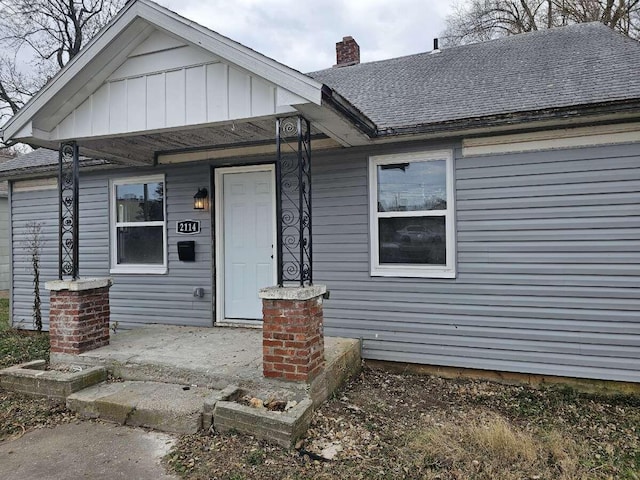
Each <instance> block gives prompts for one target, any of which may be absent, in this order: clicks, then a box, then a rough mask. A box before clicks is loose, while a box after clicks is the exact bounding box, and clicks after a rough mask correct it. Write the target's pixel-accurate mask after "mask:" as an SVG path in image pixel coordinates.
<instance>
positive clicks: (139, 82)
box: [3, 0, 322, 143]
mask: <svg viewBox="0 0 640 480" xmlns="http://www.w3.org/2000/svg"><path fill="white" fill-rule="evenodd" d="M321 89H322V84H320V83H318V82H316V81H315V80H313V79H311V78H309V77H307V76H305V75H303V74H301V73H299V72H297V71H295V70H293V69H291V68H289V67H286V66H284V65H282V64H279V63H278V62H276V61H274V60H271V59H269V58H267V57H265V56H264V55H261V54H259V53H257V52H255V51H253V50H251V49H249V48H247V47H244V46H243V45H240V44H239V43H237V42H234V41H232V40H230V39H228V38H226V37H223V36H222V35H219V34H217V33H215V32H212V31H210V30H208V29H206V28H204V27H201V26H200V25H197V24H195V23H194V22H191V21H189V20H186V19H184V18H182V17H180V16H179V15H177V14H175V13H174V12H171V11H170V10H167V9H165V8H163V7H161V6H159V5H157V4H155V3H153V2H150V1H148V0H137V1H133V2H130V3H129V4H128V5H126V6H125V7H124V8H123V9H122V11H121V12H120V13H118V15H117V16H116V17H115V18H114V20H113V21H112V23H110V24H109V25H108V26H107V27H106V28H105V29H104V30H103V31H102V32H101V33H100V34H99V35H98V36H96V37H95V38H94V39H93V40H92V41H91V42H90V43H89V45H88V46H87V47H86V48H85V49H84V50H83V51H82V52H81V53H80V54H79V55H78V56H77V57H75V58H74V59H73V60H72V61H71V62H69V64H68V65H67V66H66V67H65V68H64V69H62V70H61V71H60V72H59V73H58V74H57V75H56V77H54V79H53V80H52V81H50V82H49V84H47V85H46V86H45V87H44V88H43V89H42V90H41V91H40V92H38V94H37V95H35V96H34V97H33V98H32V99H31V101H30V102H28V104H27V105H26V106H25V107H24V108H23V109H22V110H21V111H20V112H19V113H18V114H16V115H15V116H14V117H13V118H12V119H11V120H10V121H9V122H8V123H7V125H6V126H5V128H4V132H3V136H4V139H5V140H11V139H18V138H20V139H23V140H36V142H34V143H37V140H40V141H42V142H43V143H47V142H49V143H52V142H55V141H58V140H64V139H71V138H75V139H81V138H86V137H96V136H103V135H104V136H108V135H118V134H124V133H130V132H141V131H146V130H148V129H156V130H157V129H162V128H176V127H182V126H190V125H194V124H200V123H213V122H218V121H229V120H235V119H242V118H252V117H254V116H264V115H269V114H282V113H289V112H295V111H296V110H295V109H294V108H293V106H294V105H299V104H309V103H311V104H315V105H320V104H321V100H322V93H321ZM29 123H31V124H32V126H30V127H28V128H24V127H25V126H26V125H28V124H29ZM29 133H30V135H26V136H22V137H18V134H20V135H25V134H29Z"/></svg>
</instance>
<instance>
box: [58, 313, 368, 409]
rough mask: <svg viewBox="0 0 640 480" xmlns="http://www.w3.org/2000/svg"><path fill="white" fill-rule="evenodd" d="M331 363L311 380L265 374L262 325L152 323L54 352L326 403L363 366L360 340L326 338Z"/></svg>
mask: <svg viewBox="0 0 640 480" xmlns="http://www.w3.org/2000/svg"><path fill="white" fill-rule="evenodd" d="M324 345H325V347H324V354H325V368H324V369H323V372H322V373H321V374H320V375H319V376H318V377H316V378H315V379H314V380H313V381H312V382H311V383H304V382H299V383H298V382H288V381H283V380H279V379H276V378H267V377H264V376H263V365H262V357H263V355H262V330H260V329H255V328H226V327H218V328H198V327H180V326H167V325H147V326H145V327H141V328H136V329H132V330H125V331H119V332H117V333H115V334H112V335H111V339H110V344H109V345H107V346H104V347H101V348H97V349H95V350H90V351H88V352H85V353H81V354H79V355H69V354H63V353H52V354H51V363H52V364H65V365H84V366H103V367H105V368H106V369H107V371H108V372H109V373H110V374H111V375H112V376H113V377H115V378H119V379H123V380H135V381H153V382H162V383H170V384H180V385H186V386H192V385H194V386H195V385H197V386H198V387H205V388H209V389H215V390H222V389H224V388H226V387H228V386H229V385H236V386H238V387H240V388H242V389H243V390H247V391H250V392H251V393H252V394H253V395H255V396H269V395H274V394H275V395H278V396H284V397H287V396H291V397H292V398H293V397H299V396H300V395H304V396H307V395H309V396H310V397H311V399H312V401H313V404H314V406H315V405H318V404H320V403H322V402H323V401H324V400H325V399H326V398H327V397H329V396H330V395H331V394H332V393H333V392H334V391H335V390H336V389H337V388H339V387H340V386H341V385H342V384H343V383H344V382H345V381H346V380H348V378H350V377H351V376H352V375H353V374H354V373H355V372H357V371H358V370H359V368H360V341H359V340H356V339H350V338H337V337H325V338H324Z"/></svg>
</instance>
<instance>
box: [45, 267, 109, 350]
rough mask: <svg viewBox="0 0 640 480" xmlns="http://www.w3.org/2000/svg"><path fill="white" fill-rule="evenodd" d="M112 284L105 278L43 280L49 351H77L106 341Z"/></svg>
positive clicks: (99, 345)
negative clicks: (47, 302) (47, 294)
mask: <svg viewBox="0 0 640 480" xmlns="http://www.w3.org/2000/svg"><path fill="white" fill-rule="evenodd" d="M111 284H112V282H111V279H108V278H105V279H102V278H100V279H85V280H75V281H66V280H56V281H53V282H47V283H46V288H47V289H48V290H49V291H50V292H51V294H50V295H51V297H50V298H51V306H50V310H49V341H50V343H51V353H52V354H54V355H55V354H71V355H78V354H80V353H84V352H86V351H88V350H94V349H96V348H99V347H103V346H105V345H108V344H109V317H110V309H109V287H110V286H111Z"/></svg>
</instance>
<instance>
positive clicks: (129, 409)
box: [67, 381, 213, 433]
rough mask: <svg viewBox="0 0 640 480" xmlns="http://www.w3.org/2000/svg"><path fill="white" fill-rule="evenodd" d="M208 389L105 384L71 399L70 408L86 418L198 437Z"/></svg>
mask: <svg viewBox="0 0 640 480" xmlns="http://www.w3.org/2000/svg"><path fill="white" fill-rule="evenodd" d="M212 394H213V392H212V391H211V390H209V389H206V388H197V387H194V388H191V387H182V386H181V385H174V384H169V383H158V382H132V381H124V382H116V383H103V384H100V385H96V386H94V387H90V388H87V389H85V390H82V391H80V392H76V393H74V394H72V395H70V396H69V397H67V407H68V408H69V409H71V410H73V411H75V412H78V413H79V414H80V415H81V416H83V417H85V418H101V419H103V420H109V421H111V422H115V423H119V424H121V425H129V426H131V427H147V428H152V429H154V430H160V431H162V432H171V433H195V432H197V431H198V430H200V428H201V426H202V410H203V405H204V402H205V399H206V398H207V397H208V396H210V395H212Z"/></svg>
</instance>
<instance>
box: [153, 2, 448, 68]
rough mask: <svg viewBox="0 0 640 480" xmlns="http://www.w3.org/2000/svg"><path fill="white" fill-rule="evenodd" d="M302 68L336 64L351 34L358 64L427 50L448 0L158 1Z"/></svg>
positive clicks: (441, 20) (286, 62) (437, 30)
mask: <svg viewBox="0 0 640 480" xmlns="http://www.w3.org/2000/svg"><path fill="white" fill-rule="evenodd" d="M156 1H157V2H158V3H160V4H161V5H164V6H166V7H167V8H169V9H171V10H173V11H174V12H177V13H179V14H180V15H182V16H184V17H187V18H188V19H190V20H194V21H196V22H197V23H199V24H201V25H204V26H205V27H208V28H210V29H212V30H215V31H216V32H218V33H221V34H223V35H225V36H227V37H230V38H232V39H233V40H236V41H238V42H240V43H242V44H244V45H246V46H248V47H251V48H253V49H255V50H257V51H259V52H260V53H263V54H265V55H267V56H269V57H271V58H274V59H275V60H278V61H279V62H282V63H284V64H286V65H288V66H290V67H293V68H296V69H298V70H300V71H302V72H311V71H314V70H321V69H323V68H328V67H331V66H333V65H334V64H335V63H336V61H335V60H336V58H335V44H336V42H338V41H340V40H342V37H344V36H347V35H351V36H352V37H353V38H354V39H355V40H356V41H357V42H358V44H359V45H360V59H361V61H362V62H370V61H373V60H381V59H385V58H392V57H398V56H401V55H409V54H412V53H418V52H425V51H428V50H431V49H432V47H433V39H434V38H435V37H437V36H438V35H439V34H440V33H441V32H442V30H444V19H445V17H446V16H447V15H448V14H449V13H450V11H451V6H452V3H453V2H452V1H450V0H323V1H317V0H156Z"/></svg>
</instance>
